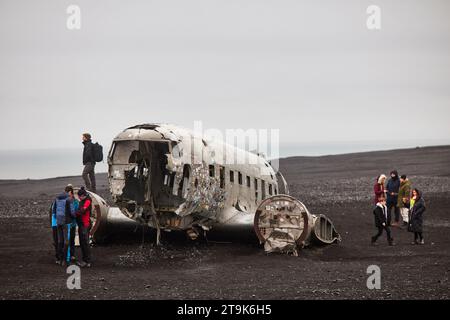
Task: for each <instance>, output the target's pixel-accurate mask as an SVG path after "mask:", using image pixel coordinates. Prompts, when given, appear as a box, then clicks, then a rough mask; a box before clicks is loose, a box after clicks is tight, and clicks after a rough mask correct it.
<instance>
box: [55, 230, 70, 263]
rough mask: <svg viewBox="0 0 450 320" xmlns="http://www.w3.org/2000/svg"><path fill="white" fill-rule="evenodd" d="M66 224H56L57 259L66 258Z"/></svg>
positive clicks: (67, 242) (67, 241)
mask: <svg viewBox="0 0 450 320" xmlns="http://www.w3.org/2000/svg"><path fill="white" fill-rule="evenodd" d="M67 226H68V225H65V224H64V225H61V226H57V232H58V249H57V259H58V260H60V261H64V260H66V255H67V247H68V244H69V239H68V237H67V235H68V234H67V230H68V227H67Z"/></svg>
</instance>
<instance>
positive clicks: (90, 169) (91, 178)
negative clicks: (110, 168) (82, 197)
mask: <svg viewBox="0 0 450 320" xmlns="http://www.w3.org/2000/svg"><path fill="white" fill-rule="evenodd" d="M82 176H83V180H84V185H85V186H86V189H88V190H89V191H92V192H94V193H95V192H97V185H96V181H95V163H87V164H85V166H84V169H83V174H82Z"/></svg>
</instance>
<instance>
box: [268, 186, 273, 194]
mask: <svg viewBox="0 0 450 320" xmlns="http://www.w3.org/2000/svg"><path fill="white" fill-rule="evenodd" d="M272 188H273V187H272V184H269V195H270V196H271V195H272Z"/></svg>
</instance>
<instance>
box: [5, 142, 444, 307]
mask: <svg viewBox="0 0 450 320" xmlns="http://www.w3.org/2000/svg"><path fill="white" fill-rule="evenodd" d="M280 167H281V170H282V172H283V173H284V175H285V178H286V180H287V181H288V182H289V186H290V189H291V194H292V195H293V196H295V197H297V198H299V199H300V200H301V201H302V202H303V203H305V205H306V206H307V207H308V209H309V210H310V211H311V212H312V213H323V214H326V215H327V216H329V217H330V218H331V219H332V220H333V222H334V223H335V225H336V228H337V230H338V232H340V233H341V235H342V242H341V243H340V244H338V245H331V246H326V247H318V248H311V249H305V250H302V251H301V253H300V255H299V257H293V256H288V255H280V254H273V255H266V254H265V253H264V251H263V249H262V248H261V247H260V246H259V245H258V244H257V243H253V242H242V241H237V242H236V241H234V242H232V243H216V242H208V243H206V242H204V241H203V242H186V240H185V238H184V237H179V236H178V237H177V236H175V235H174V236H167V237H165V238H164V240H165V244H164V246H163V247H155V246H154V244H153V240H154V239H153V238H152V235H145V238H144V242H142V235H139V234H136V237H134V238H132V239H131V240H130V241H126V242H125V241H124V242H121V241H120V240H116V241H115V242H113V243H109V244H107V245H102V246H96V247H94V248H93V250H92V251H93V259H94V262H93V267H92V268H91V269H83V270H82V290H68V289H67V288H66V279H67V276H68V275H67V274H66V273H65V269H63V268H62V267H59V266H57V265H55V264H54V261H53V248H52V244H51V234H50V230H49V226H48V217H47V212H48V207H49V205H50V202H51V200H52V198H53V197H54V195H55V194H56V193H57V192H58V190H59V189H61V188H62V187H64V185H66V184H67V183H73V184H74V185H79V184H81V179H80V177H64V178H56V179H46V180H23V181H13V180H9V181H6V180H5V181H0V284H1V285H0V298H1V299H136V298H144V299H448V298H449V296H450V293H449V288H450V285H449V284H450V283H449V276H450V251H449V249H448V248H449V245H450V212H449V211H450V209H449V208H450V197H449V192H450V147H435V148H420V149H410V150H394V151H383V152H373V153H360V154H349V155H340V156H327V157H294V158H287V159H281V161H280ZM392 168H396V169H398V170H399V172H400V173H406V174H408V175H409V176H410V179H411V181H412V183H413V185H414V186H416V187H418V188H419V189H421V190H422V191H423V192H424V195H425V200H426V204H427V211H426V216H425V240H426V244H425V245H423V246H413V245H410V242H411V238H412V235H411V234H410V233H408V232H407V231H406V230H404V229H400V228H394V229H393V236H394V238H395V242H396V246H394V247H388V246H387V243H386V241H385V238H380V241H379V245H378V246H376V247H373V246H370V244H369V242H370V236H371V235H372V234H374V233H375V229H374V227H373V215H372V212H371V206H372V186H373V182H374V179H375V177H376V176H377V175H378V174H379V173H385V174H388V173H389V171H390V169H392ZM98 180H99V183H98V184H99V188H100V193H101V194H102V195H103V196H104V197H105V198H107V199H109V196H108V191H107V183H106V176H105V174H100V175H98ZM372 264H376V265H378V266H380V268H381V272H382V286H381V289H380V290H368V289H367V286H366V279H367V276H368V275H367V273H366V270H367V267H368V266H369V265H372Z"/></svg>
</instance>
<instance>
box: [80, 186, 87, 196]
mask: <svg viewBox="0 0 450 320" xmlns="http://www.w3.org/2000/svg"><path fill="white" fill-rule="evenodd" d="M78 196H79V197H82V196H87V192H86V189H84V187H81V188H80V190H78Z"/></svg>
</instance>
